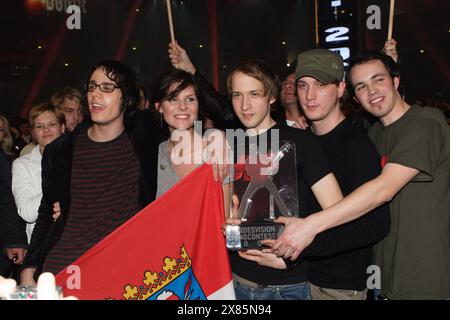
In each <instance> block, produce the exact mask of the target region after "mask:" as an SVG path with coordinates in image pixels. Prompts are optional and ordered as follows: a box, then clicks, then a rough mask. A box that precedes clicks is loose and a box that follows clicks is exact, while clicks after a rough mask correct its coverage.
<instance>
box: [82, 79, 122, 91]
mask: <svg viewBox="0 0 450 320" xmlns="http://www.w3.org/2000/svg"><path fill="white" fill-rule="evenodd" d="M97 87H99V88H100V91H101V92H104V93H111V92H113V91H114V90H115V89H118V88H120V87H118V86H116V85H115V84H113V83H100V84H96V83H94V82H89V83H88V85H87V90H88V91H89V92H94V91H95V89H96V88H97Z"/></svg>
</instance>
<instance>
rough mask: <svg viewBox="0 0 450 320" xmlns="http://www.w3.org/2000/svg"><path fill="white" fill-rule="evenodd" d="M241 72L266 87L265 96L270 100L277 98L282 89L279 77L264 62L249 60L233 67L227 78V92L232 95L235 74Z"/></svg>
mask: <svg viewBox="0 0 450 320" xmlns="http://www.w3.org/2000/svg"><path fill="white" fill-rule="evenodd" d="M238 72H241V73H243V74H245V75H247V76H249V77H252V78H255V79H256V80H258V81H259V82H261V83H262V84H263V86H264V95H268V96H269V97H270V98H272V97H274V98H276V97H277V96H278V91H279V88H280V80H279V78H278V76H277V75H276V74H275V73H274V72H273V71H272V70H271V69H270V67H269V66H268V65H267V64H266V63H265V62H263V61H262V60H247V61H244V62H241V63H239V64H237V65H236V66H234V67H233V69H232V70H231V72H230V74H229V75H228V77H227V90H228V93H229V94H230V95H231V93H232V91H233V90H232V86H231V83H232V80H233V75H234V74H235V73H238Z"/></svg>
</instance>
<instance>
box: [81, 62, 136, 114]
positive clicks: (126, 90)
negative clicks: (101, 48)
mask: <svg viewBox="0 0 450 320" xmlns="http://www.w3.org/2000/svg"><path fill="white" fill-rule="evenodd" d="M97 69H102V70H103V71H104V72H105V75H106V76H107V77H108V79H109V80H111V81H113V82H114V83H115V84H116V86H118V87H119V88H120V90H121V91H122V105H121V107H122V111H125V116H128V115H129V114H130V113H131V112H133V111H134V110H135V109H136V106H137V103H138V101H139V87H138V85H137V83H138V80H137V76H136V73H135V72H134V71H133V69H131V68H130V67H129V66H128V65H126V64H124V63H122V62H120V61H117V60H103V61H100V62H99V63H97V64H96V65H95V67H94V68H92V70H91V73H90V74H89V78H88V81H86V87H85V98H86V97H87V92H88V90H87V83H88V82H89V79H90V77H91V76H92V74H93V73H94V71H95V70H97Z"/></svg>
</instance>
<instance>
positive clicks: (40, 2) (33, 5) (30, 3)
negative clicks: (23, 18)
mask: <svg viewBox="0 0 450 320" xmlns="http://www.w3.org/2000/svg"><path fill="white" fill-rule="evenodd" d="M25 7H26V8H27V10H28V12H29V13H31V14H37V13H40V12H41V11H44V10H45V7H46V2H45V0H26V1H25Z"/></svg>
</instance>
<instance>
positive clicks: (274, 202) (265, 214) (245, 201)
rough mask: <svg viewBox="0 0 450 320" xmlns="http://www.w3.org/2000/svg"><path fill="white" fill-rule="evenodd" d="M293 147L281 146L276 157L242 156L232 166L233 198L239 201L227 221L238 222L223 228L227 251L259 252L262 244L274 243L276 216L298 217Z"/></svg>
mask: <svg viewBox="0 0 450 320" xmlns="http://www.w3.org/2000/svg"><path fill="white" fill-rule="evenodd" d="M296 168H297V167H296V159H295V144H294V143H293V142H292V141H287V142H285V143H284V144H283V145H282V147H281V148H279V150H277V152H276V153H274V152H273V150H272V152H269V153H267V154H263V153H260V152H257V154H256V156H253V157H252V156H246V157H245V161H244V163H243V164H241V163H238V164H235V165H234V177H235V178H234V182H233V189H234V194H235V195H236V196H237V197H238V199H239V207H238V210H237V212H232V214H231V215H232V216H231V218H233V219H239V220H240V221H241V223H240V224H238V225H230V224H229V225H227V227H226V244H227V248H228V249H229V250H246V249H260V248H261V247H262V246H263V245H262V243H261V241H262V240H266V239H276V238H277V237H278V235H279V234H281V232H282V226H281V225H279V224H276V223H275V222H274V220H275V219H276V218H277V217H279V216H285V217H293V216H296V215H298V199H297V198H298V193H297V172H296Z"/></svg>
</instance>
